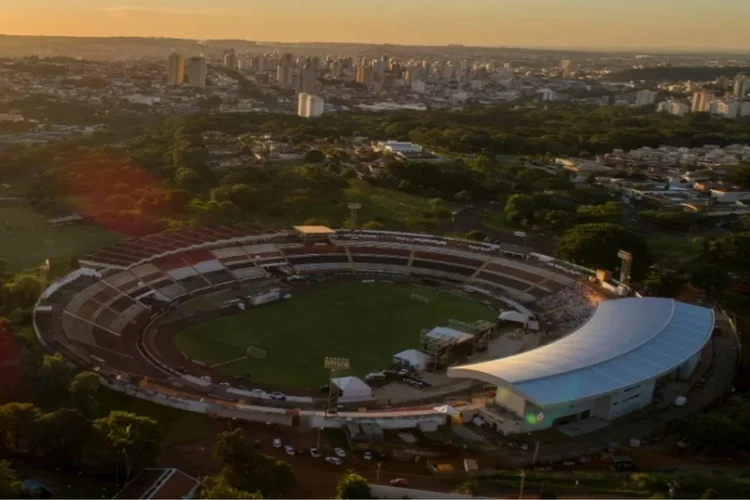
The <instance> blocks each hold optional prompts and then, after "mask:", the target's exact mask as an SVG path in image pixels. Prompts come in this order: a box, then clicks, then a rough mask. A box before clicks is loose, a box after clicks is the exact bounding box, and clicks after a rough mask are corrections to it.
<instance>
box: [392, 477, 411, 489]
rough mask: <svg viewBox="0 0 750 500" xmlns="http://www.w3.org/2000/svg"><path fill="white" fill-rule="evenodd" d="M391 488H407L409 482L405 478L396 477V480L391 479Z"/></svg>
mask: <svg viewBox="0 0 750 500" xmlns="http://www.w3.org/2000/svg"><path fill="white" fill-rule="evenodd" d="M391 486H401V487H405V486H409V480H408V479H406V478H405V477H397V478H396V479H391Z"/></svg>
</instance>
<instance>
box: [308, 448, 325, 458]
mask: <svg viewBox="0 0 750 500" xmlns="http://www.w3.org/2000/svg"><path fill="white" fill-rule="evenodd" d="M310 456H311V457H313V458H320V457H322V456H323V455H321V453H320V450H319V449H317V448H310Z"/></svg>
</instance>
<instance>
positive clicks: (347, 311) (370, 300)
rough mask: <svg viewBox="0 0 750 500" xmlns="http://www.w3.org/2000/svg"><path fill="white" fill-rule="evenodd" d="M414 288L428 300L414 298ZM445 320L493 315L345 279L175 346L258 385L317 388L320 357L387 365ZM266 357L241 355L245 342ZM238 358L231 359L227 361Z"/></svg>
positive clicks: (428, 292) (355, 369)
mask: <svg viewBox="0 0 750 500" xmlns="http://www.w3.org/2000/svg"><path fill="white" fill-rule="evenodd" d="M412 294H416V295H418V296H421V297H426V298H427V299H429V301H424V300H418V299H415V298H412ZM451 319H455V320H460V321H465V322H473V321H476V320H480V319H481V320H487V321H494V319H495V313H494V312H493V311H491V310H490V309H488V308H487V307H485V306H484V305H482V304H480V303H478V302H475V301H472V300H470V299H467V298H463V297H459V296H456V295H453V294H451V293H447V292H441V291H439V290H436V289H432V288H424V287H414V286H409V285H396V284H388V283H362V282H359V281H356V282H345V283H339V284H332V285H327V286H322V287H321V288H320V290H317V291H315V292H311V291H307V292H304V293H302V294H299V295H297V296H295V294H294V293H293V294H292V298H291V299H289V300H285V301H280V302H275V303H271V304H266V305H262V306H259V307H257V308H251V309H249V310H247V311H244V312H242V313H238V314H234V315H232V316H225V317H223V318H219V319H216V320H212V321H208V322H206V323H202V324H199V325H196V326H192V327H190V328H187V329H185V330H183V331H181V332H179V333H178V334H177V337H176V339H175V342H176V345H177V347H178V348H179V349H180V350H182V351H183V352H184V353H185V354H187V355H188V356H189V357H190V358H192V359H196V360H199V361H201V362H204V363H206V364H207V365H210V366H212V365H219V366H215V369H216V370H219V371H221V372H223V373H225V374H227V375H233V376H235V375H243V376H249V377H250V380H252V381H256V382H258V383H262V384H272V385H278V386H282V387H315V386H319V385H321V384H323V383H325V381H326V378H327V372H326V370H325V369H324V368H323V358H324V357H326V356H336V357H345V358H348V359H349V360H350V365H351V369H350V370H349V371H348V372H347V373H346V374H348V375H357V376H363V375H365V374H367V373H369V372H371V371H373V370H380V369H383V368H386V367H388V366H389V365H390V364H391V360H392V357H393V355H394V354H396V353H398V352H400V351H402V350H404V349H410V348H418V347H419V337H420V334H421V332H422V330H423V329H429V328H433V327H435V326H449V324H448V321H449V320H451ZM250 346H252V347H256V348H259V349H263V350H265V351H266V353H267V357H266V358H264V359H258V358H250V357H245V355H246V352H247V348H248V347H250ZM233 360H236V361H233Z"/></svg>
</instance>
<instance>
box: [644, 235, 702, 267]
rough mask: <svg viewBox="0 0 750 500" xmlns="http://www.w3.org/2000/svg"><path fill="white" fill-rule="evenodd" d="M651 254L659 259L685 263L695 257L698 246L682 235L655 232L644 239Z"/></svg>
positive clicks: (698, 250) (698, 249) (698, 251)
mask: <svg viewBox="0 0 750 500" xmlns="http://www.w3.org/2000/svg"><path fill="white" fill-rule="evenodd" d="M646 243H647V244H648V248H649V250H650V251H651V254H652V255H653V256H654V257H655V258H656V259H657V260H660V261H664V262H671V263H685V262H689V261H691V260H693V259H695V258H696V257H697V256H698V254H699V253H700V248H698V246H697V245H694V244H693V242H692V241H691V240H690V239H689V238H686V237H683V236H671V235H665V234H655V235H652V236H650V237H649V238H648V239H646Z"/></svg>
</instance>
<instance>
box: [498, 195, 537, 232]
mask: <svg viewBox="0 0 750 500" xmlns="http://www.w3.org/2000/svg"><path fill="white" fill-rule="evenodd" d="M505 218H506V219H507V220H508V221H509V222H510V223H512V224H515V225H517V226H526V225H529V224H530V223H532V222H533V220H534V200H533V199H532V198H531V196H528V195H525V194H514V195H513V196H511V197H510V198H508V201H507V202H506V203H505Z"/></svg>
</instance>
